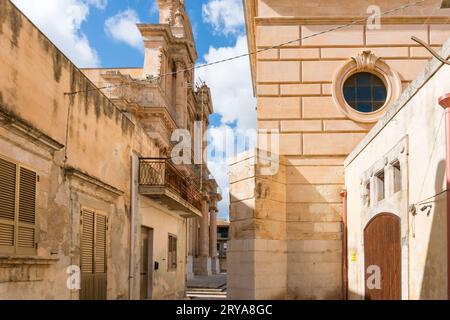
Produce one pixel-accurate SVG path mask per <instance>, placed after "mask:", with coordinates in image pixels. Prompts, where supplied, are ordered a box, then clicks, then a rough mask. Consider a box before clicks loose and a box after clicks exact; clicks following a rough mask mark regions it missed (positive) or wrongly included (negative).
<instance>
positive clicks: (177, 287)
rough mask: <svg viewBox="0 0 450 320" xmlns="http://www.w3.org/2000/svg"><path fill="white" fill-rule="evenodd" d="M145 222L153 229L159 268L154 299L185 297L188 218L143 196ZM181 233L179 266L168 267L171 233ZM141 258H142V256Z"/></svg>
mask: <svg viewBox="0 0 450 320" xmlns="http://www.w3.org/2000/svg"><path fill="white" fill-rule="evenodd" d="M139 211H140V213H141V219H142V220H141V224H142V226H145V227H148V228H151V229H153V242H154V243H155V244H157V245H155V246H154V249H153V260H154V262H158V263H159V269H158V270H154V271H153V296H152V299H181V298H184V292H185V275H186V219H183V218H180V217H179V216H177V215H176V214H175V213H173V212H170V211H168V210H167V209H166V208H164V207H162V206H161V205H158V204H157V203H155V202H154V201H152V200H150V199H148V198H146V197H142V196H141V197H139ZM169 235H173V236H176V237H177V269H176V270H168V261H167V253H168V243H169V240H168V237H169ZM139 259H140V258H139Z"/></svg>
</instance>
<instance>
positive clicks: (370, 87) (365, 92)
mask: <svg viewBox="0 0 450 320" xmlns="http://www.w3.org/2000/svg"><path fill="white" fill-rule="evenodd" d="M344 98H345V101H346V102H347V103H348V104H349V105H350V106H351V107H352V108H353V109H355V110H356V111H359V112H364V113H369V112H374V111H377V110H378V109H381V107H383V106H384V104H385V103H386V99H387V90H386V86H385V84H384V82H383V80H381V79H380V78H379V77H377V76H376V75H374V74H372V73H369V72H358V73H355V74H354V75H352V76H350V77H349V78H348V79H347V80H346V81H345V82H344Z"/></svg>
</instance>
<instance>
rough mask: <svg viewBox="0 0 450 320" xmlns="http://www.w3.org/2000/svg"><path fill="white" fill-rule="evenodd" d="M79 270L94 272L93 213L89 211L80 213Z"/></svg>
mask: <svg viewBox="0 0 450 320" xmlns="http://www.w3.org/2000/svg"><path fill="white" fill-rule="evenodd" d="M81 272H83V273H93V272H94V213H93V212H90V211H83V215H82V228H81Z"/></svg>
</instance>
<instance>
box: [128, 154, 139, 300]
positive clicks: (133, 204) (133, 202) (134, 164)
mask: <svg viewBox="0 0 450 320" xmlns="http://www.w3.org/2000/svg"><path fill="white" fill-rule="evenodd" d="M138 173H139V157H138V156H137V155H135V154H132V155H131V181H130V183H131V186H130V187H131V192H130V211H131V214H130V267H129V268H130V272H129V276H128V298H129V300H133V292H134V279H135V265H136V260H135V254H134V251H135V247H136V243H135V241H136V239H135V232H136V213H137V185H138V176H139V174H138Z"/></svg>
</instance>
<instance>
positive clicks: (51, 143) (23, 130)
mask: <svg viewBox="0 0 450 320" xmlns="http://www.w3.org/2000/svg"><path fill="white" fill-rule="evenodd" d="M0 124H2V126H4V127H9V128H11V129H13V130H14V131H16V132H17V133H19V134H21V135H23V136H24V137H25V138H27V139H28V140H30V141H32V142H34V143H36V144H38V145H40V146H43V147H44V148H46V149H48V150H49V151H52V152H54V151H59V150H61V149H62V148H64V145H63V144H61V143H59V142H58V141H56V140H54V139H52V138H51V137H49V136H48V135H46V134H45V133H43V132H42V131H40V130H39V129H37V128H34V127H33V126H32V125H30V124H28V123H27V122H26V121H24V120H22V119H20V118H19V117H18V116H16V115H14V114H13V113H12V112H10V111H8V110H7V109H5V108H4V107H3V106H2V105H0Z"/></svg>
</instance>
